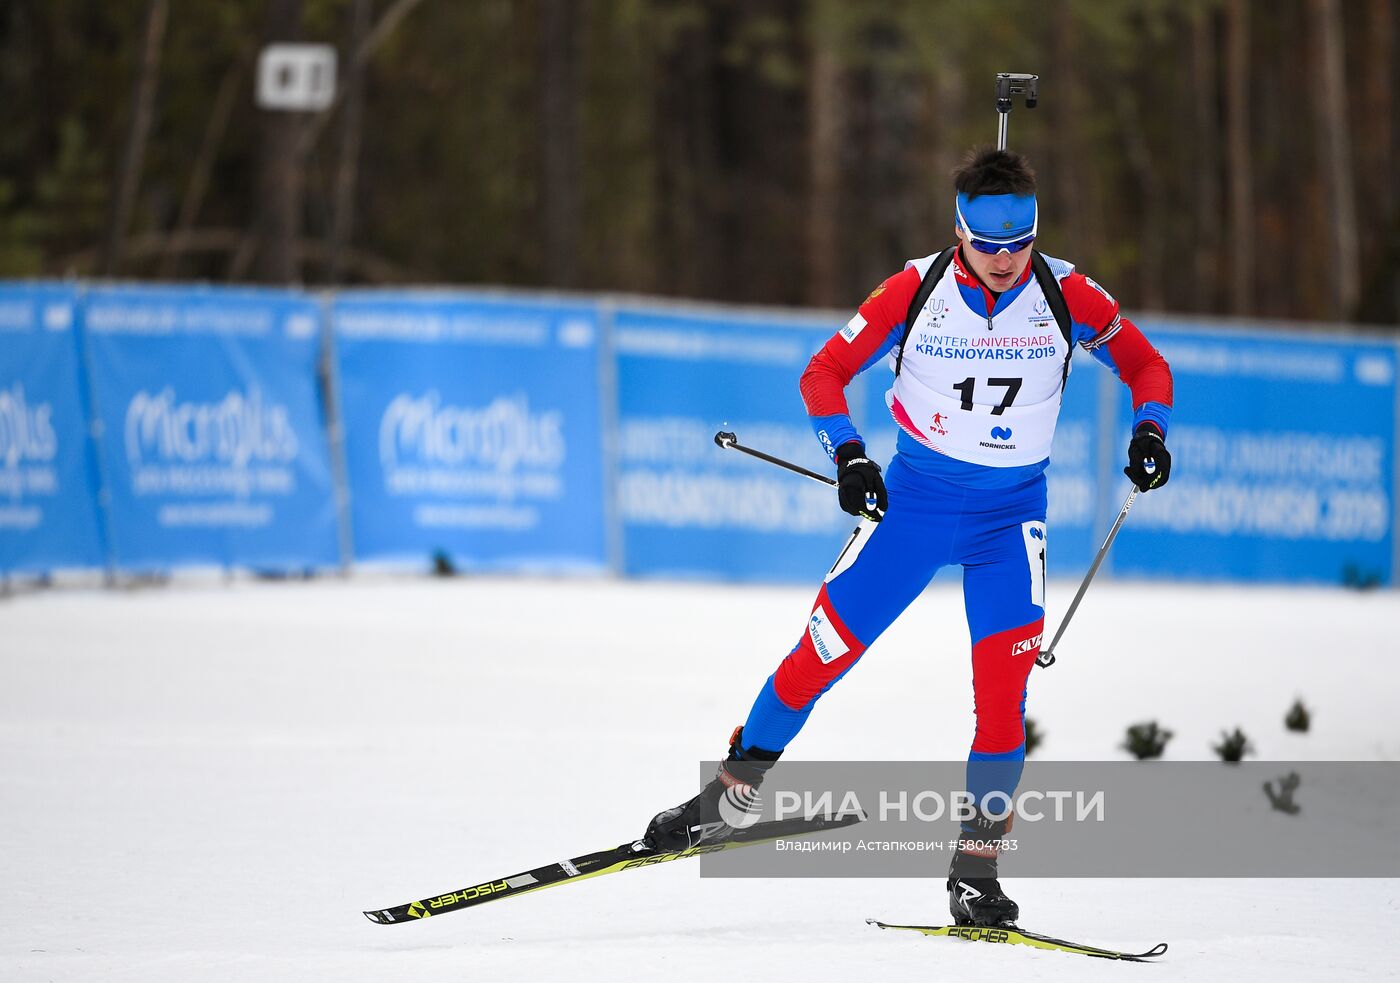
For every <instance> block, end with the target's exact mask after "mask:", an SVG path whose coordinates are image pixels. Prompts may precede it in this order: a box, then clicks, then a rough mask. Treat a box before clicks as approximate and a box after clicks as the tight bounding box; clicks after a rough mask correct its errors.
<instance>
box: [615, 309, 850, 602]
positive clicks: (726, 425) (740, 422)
mask: <svg viewBox="0 0 1400 983" xmlns="http://www.w3.org/2000/svg"><path fill="white" fill-rule="evenodd" d="M838 327H840V325H839V324H835V325H833V324H828V323H824V322H816V321H812V320H810V319H809V320H803V321H797V320H793V319H786V320H785V319H781V318H778V317H762V316H757V315H752V314H748V313H745V312H737V311H726V312H723V313H717V314H695V313H674V312H670V311H666V310H648V309H644V308H632V307H628V308H623V309H620V310H618V312H617V315H616V320H615V324H614V329H613V347H614V349H615V352H616V358H617V376H618V416H619V420H618V427H619V434H618V479H617V480H618V509H619V512H620V515H621V520H622V527H623V537H624V541H625V544H626V549H625V554H626V560H625V569H626V572H627V573H629V574H640V575H646V576H699V577H708V578H715V579H725V580H743V581H771V580H779V581H795V582H799V583H811V584H815V583H817V582H818V581H820V579H821V576H822V574H823V573H825V572H826V570H827V569H828V568H829V567H830V566H831V564H832V562H833V561H834V560H835V559H836V556H837V554H838V553H840V551H841V546H842V543H843V541H844V539H845V538H846V537H847V536H848V535H849V533H850V531H851V528H852V527H853V525H854V524H855V520H854V519H853V518H852V517H851V516H849V515H846V514H845V513H844V512H842V511H841V510H840V507H839V506H838V505H837V503H836V493H835V491H834V490H833V489H832V488H830V487H829V486H826V485H823V484H820V483H818V482H815V481H812V480H810V479H808V478H803V477H801V476H799V475H795V474H792V473H790V472H787V471H783V470H780V469H778V468H776V467H774V466H772V465H769V464H764V463H762V462H760V461H756V460H754V459H753V458H751V457H748V456H746V455H743V454H739V453H735V452H734V451H726V450H721V449H720V448H719V447H717V446H716V445H715V442H714V436H715V433H716V431H719V430H730V431H733V432H735V433H737V434H738V436H739V440H740V442H741V443H743V444H746V445H748V446H751V447H754V448H756V449H759V450H763V451H765V452H767V453H769V454H773V455H775V456H777V457H781V458H784V459H786V460H789V461H792V462H794V463H797V464H800V465H802V466H804V467H807V468H810V469H811V470H813V471H816V472H818V473H821V474H834V467H833V465H832V464H831V462H830V461H829V460H828V459H827V457H826V455H825V454H824V453H823V452H822V449H821V445H820V444H819V443H817V439H816V437H815V436H814V435H813V434H812V429H811V427H810V426H809V425H808V422H807V412H806V410H805V408H804V407H803V404H802V397H801V394H800V393H799V391H798V379H799V377H800V376H801V374H802V370H803V368H804V367H805V366H806V364H807V361H808V359H809V358H811V356H812V353H813V352H815V351H816V350H817V349H818V348H820V347H821V346H822V345H823V344H824V343H825V342H826V339H827V338H829V337H830V336H831V334H832V333H833V331H835V329H836V328H838Z"/></svg>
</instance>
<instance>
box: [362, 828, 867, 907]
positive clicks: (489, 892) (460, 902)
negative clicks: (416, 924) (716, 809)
mask: <svg viewBox="0 0 1400 983" xmlns="http://www.w3.org/2000/svg"><path fill="white" fill-rule="evenodd" d="M864 818H865V817H864V816H838V817H836V818H834V819H821V818H819V819H812V820H801V819H795V820H788V821H784V822H770V823H759V824H758V825H756V826H751V827H749V828H748V829H742V830H738V831H737V832H736V833H735V834H734V836H733V838H731V839H729V840H725V841H724V842H721V843H702V844H701V845H700V846H697V847H691V848H690V849H688V850H676V851H669V852H668V851H663V850H653V849H651V848H650V847H648V846H647V845H646V844H645V843H644V842H642V841H641V840H635V841H633V842H630V843H623V844H621V845H620V846H616V847H613V848H612V849H611V850H600V851H598V852H597V853H589V854H585V855H583V856H581V857H574V858H572V859H570V860H559V861H556V862H555V863H551V864H545V865H544V866H543V867H536V868H535V869H534V870H527V871H525V872H524V873H521V874H515V875H513V876H510V877H500V878H496V879H493V880H489V881H483V882H481V883H480V884H473V885H472V886H471V887H464V888H461V889H460V890H457V891H449V892H448V893H446V894H439V895H436V896H434V897H431V898H423V899H422V900H421V901H410V902H408V903H407V904H401V905H396V906H395V907H393V908H381V909H379V910H378V911H366V912H365V913H364V915H365V917H366V918H368V919H369V920H370V921H372V922H375V923H377V924H380V925H394V924H398V923H400V922H412V921H422V920H423V919H424V918H430V917H432V916H433V915H441V914H445V913H447V912H449V911H460V910H462V909H463V908H472V907H475V906H476V905H480V904H486V903H487V902H488V901H500V900H501V899H502V898H511V897H515V896H516V895H518V894H525V893H527V892H529V891H539V890H543V889H544V888H547V887H555V886H557V885H559V884H573V883H575V882H577V881H585V880H588V879H589V878H590V877H601V876H602V875H604V874H616V873H619V872H621V871H624V870H633V869H636V868H638V867H654V866H655V865H657V864H660V863H668V862H670V861H672V860H689V859H690V858H691V857H703V856H705V855H706V854H710V853H720V852H722V851H724V850H732V849H735V848H737V847H744V846H753V845H754V844H756V843H765V842H767V841H769V840H776V839H780V838H782V837H785V836H806V835H808V834H811V833H824V832H829V831H831V830H834V829H844V828H845V827H847V826H851V825H854V824H855V823H858V822H860V821H861V820H862V819H864Z"/></svg>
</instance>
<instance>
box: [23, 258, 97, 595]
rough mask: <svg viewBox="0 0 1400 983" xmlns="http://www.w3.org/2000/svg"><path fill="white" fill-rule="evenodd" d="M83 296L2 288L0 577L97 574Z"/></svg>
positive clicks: (44, 288)
mask: <svg viewBox="0 0 1400 983" xmlns="http://www.w3.org/2000/svg"><path fill="white" fill-rule="evenodd" d="M77 307H78V300H77V292H76V291H75V290H74V289H73V288H71V287H68V286H66V285H60V284H23V285H22V284H5V285H0V572H6V573H9V572H45V571H49V570H54V569H60V568H65V567H100V566H102V564H103V562H104V557H103V549H102V537H101V533H100V526H99V523H98V516H97V480H96V474H95V470H94V468H93V466H92V455H91V453H90V448H89V446H88V425H87V414H86V413H85V412H84V408H83V407H84V402H85V401H84V399H83V395H82V383H81V378H82V376H81V371H80V368H79V364H80V363H79V357H78V338H77V316H76V315H77Z"/></svg>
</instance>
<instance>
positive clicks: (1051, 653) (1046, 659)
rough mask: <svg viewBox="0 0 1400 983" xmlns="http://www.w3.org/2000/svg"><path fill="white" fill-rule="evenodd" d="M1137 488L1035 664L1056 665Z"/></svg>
mask: <svg viewBox="0 0 1400 983" xmlns="http://www.w3.org/2000/svg"><path fill="white" fill-rule="evenodd" d="M1137 496H1138V490H1137V486H1136V485H1134V486H1133V490H1132V491H1130V492H1128V497H1127V499H1126V500H1124V502H1123V510H1122V511H1121V512H1119V513H1118V520H1117V521H1116V522H1114V523H1113V528H1112V529H1110V530H1109V531H1108V535H1107V536H1106V537H1105V538H1104V541H1103V545H1102V546H1100V547H1099V554H1098V556H1096V557H1094V562H1093V564H1092V565H1091V566H1090V567H1089V572H1088V573H1086V574H1085V575H1084V582H1083V583H1082V584H1080V585H1079V593H1077V594H1075V595H1074V600H1073V601H1071V602H1070V605H1069V610H1068V611H1066V612H1065V618H1064V620H1063V621H1061V622H1060V627H1059V630H1057V631H1056V632H1055V637H1054V638H1052V639H1051V640H1050V647H1049V648H1047V649H1046V650H1045V651H1043V652H1041V653H1040V654H1039V655H1037V656H1036V657H1035V664H1036V665H1038V666H1041V667H1043V668H1048V667H1050V666H1053V665H1054V664H1055V646H1056V645H1058V644H1059V643H1060V636H1062V635H1063V634H1064V633H1065V629H1066V628H1068V627H1069V621H1070V619H1071V618H1073V617H1074V612H1075V611H1076V610H1077V609H1078V608H1079V602H1080V601H1082V600H1084V592H1085V591H1087V590H1088V589H1089V581H1091V580H1093V579H1094V574H1096V573H1098V572H1099V565H1100V564H1102V563H1103V558H1104V557H1105V556H1107V555H1108V548H1109V547H1110V546H1112V545H1113V539H1114V537H1115V536H1117V535H1118V530H1119V529H1122V528H1123V520H1124V519H1126V518H1127V517H1128V510H1129V509H1130V508H1132V507H1133V502H1135V501H1136V500H1137Z"/></svg>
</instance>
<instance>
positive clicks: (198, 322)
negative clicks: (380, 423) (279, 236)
mask: <svg viewBox="0 0 1400 983" xmlns="http://www.w3.org/2000/svg"><path fill="white" fill-rule="evenodd" d="M84 331H85V332H86V335H87V339H88V346H89V352H90V356H91V364H92V375H93V378H92V382H93V392H94V394H95V399H96V406H95V407H94V410H95V412H96V415H97V418H98V420H99V422H100V425H101V440H100V448H101V461H102V465H103V468H104V470H105V474H106V479H107V482H108V485H109V488H110V492H111V509H110V513H111V535H112V548H113V552H114V555H115V560H116V564H117V565H118V566H119V567H122V568H126V569H164V568H168V567H172V566H179V565H204V564H209V565H220V566H248V567H254V568H259V569H268V570H300V569H306V568H315V567H325V566H331V565H334V564H335V563H337V562H338V560H339V554H338V546H337V539H336V516H335V506H334V495H333V485H332V478H331V468H330V459H329V448H328V445H327V441H326V436H325V434H326V427H325V421H324V415H323V412H322V403H321V396H320V390H319V387H318V385H317V381H316V366H317V357H318V354H319V351H320V309H319V308H318V306H317V305H316V303H315V302H314V301H312V300H311V299H310V298H307V297H306V296H304V295H301V294H297V293H292V292H289V291H277V290H228V289H212V288H205V289H194V290H190V289H173V288H159V287H140V288H126V287H120V288H117V287H114V288H99V289H94V290H92V291H91V292H90V293H89V294H88V297H87V304H86V309H85V313H84Z"/></svg>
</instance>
